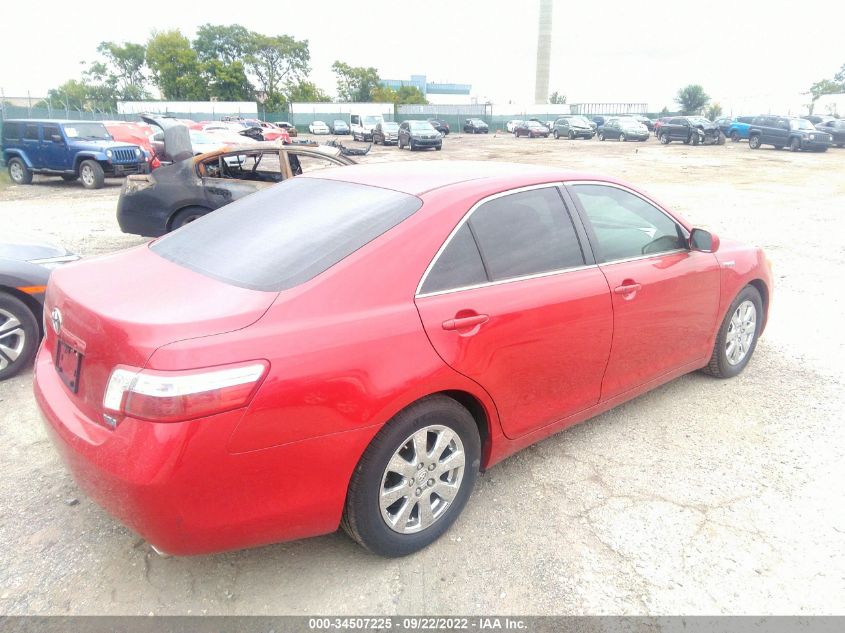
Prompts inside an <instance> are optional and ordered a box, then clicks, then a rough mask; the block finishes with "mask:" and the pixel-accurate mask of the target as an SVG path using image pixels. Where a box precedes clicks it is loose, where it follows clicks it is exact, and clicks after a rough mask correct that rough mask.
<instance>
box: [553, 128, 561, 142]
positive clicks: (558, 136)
mask: <svg viewBox="0 0 845 633" xmlns="http://www.w3.org/2000/svg"><path fill="white" fill-rule="evenodd" d="M552 135H553V136H554V137H555V140H557V139H559V138H560V132H558V131H557V130H555V131H554V132H553V134H552Z"/></svg>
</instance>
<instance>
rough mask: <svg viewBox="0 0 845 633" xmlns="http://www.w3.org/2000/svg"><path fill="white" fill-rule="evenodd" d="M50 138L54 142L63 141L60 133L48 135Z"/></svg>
mask: <svg viewBox="0 0 845 633" xmlns="http://www.w3.org/2000/svg"><path fill="white" fill-rule="evenodd" d="M50 139H51V140H52V141H53V142H54V143H64V139H63V138H62V135H61V134H53V135H52V136H51V137H50Z"/></svg>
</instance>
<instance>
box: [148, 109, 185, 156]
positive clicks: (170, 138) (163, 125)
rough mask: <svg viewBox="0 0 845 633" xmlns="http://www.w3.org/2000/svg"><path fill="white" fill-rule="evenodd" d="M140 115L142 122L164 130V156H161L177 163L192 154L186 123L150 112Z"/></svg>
mask: <svg viewBox="0 0 845 633" xmlns="http://www.w3.org/2000/svg"><path fill="white" fill-rule="evenodd" d="M140 117H141V120H142V121H143V122H144V123H149V124H150V125H153V126H155V127H157V128H158V129H160V130H161V131H162V132H164V153H165V156H162V157H161V158H164V159H166V160H170V161H172V162H174V163H178V162H179V161H183V160H185V159H186V158H190V157H191V156H193V155H194V149H193V147H192V146H191V133H190V131H189V130H188V126H187V125H185V124H184V123H180V122H179V121H177V120H176V119H171V118H169V117H160V116H154V115H152V114H142V115H140Z"/></svg>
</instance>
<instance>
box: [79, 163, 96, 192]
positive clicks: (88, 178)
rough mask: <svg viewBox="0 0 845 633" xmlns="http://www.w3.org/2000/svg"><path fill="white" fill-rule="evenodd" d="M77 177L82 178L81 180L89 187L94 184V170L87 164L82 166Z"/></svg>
mask: <svg viewBox="0 0 845 633" xmlns="http://www.w3.org/2000/svg"><path fill="white" fill-rule="evenodd" d="M79 177H80V178H82V182H83V183H85V184H86V185H87V186H89V187H90V186H91V185H93V184H94V170H93V169H91V168H90V167H89V166H88V165H84V166H83V167H82V171H81V172H80V173H79Z"/></svg>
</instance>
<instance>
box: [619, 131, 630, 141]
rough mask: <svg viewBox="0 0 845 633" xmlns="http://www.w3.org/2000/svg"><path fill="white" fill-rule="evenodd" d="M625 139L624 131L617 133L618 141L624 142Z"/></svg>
mask: <svg viewBox="0 0 845 633" xmlns="http://www.w3.org/2000/svg"><path fill="white" fill-rule="evenodd" d="M627 140H628V139H627V138H626V137H625V133H624V132H623V133H622V134H620V135H619V142H620V143H624V142H625V141H627Z"/></svg>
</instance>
